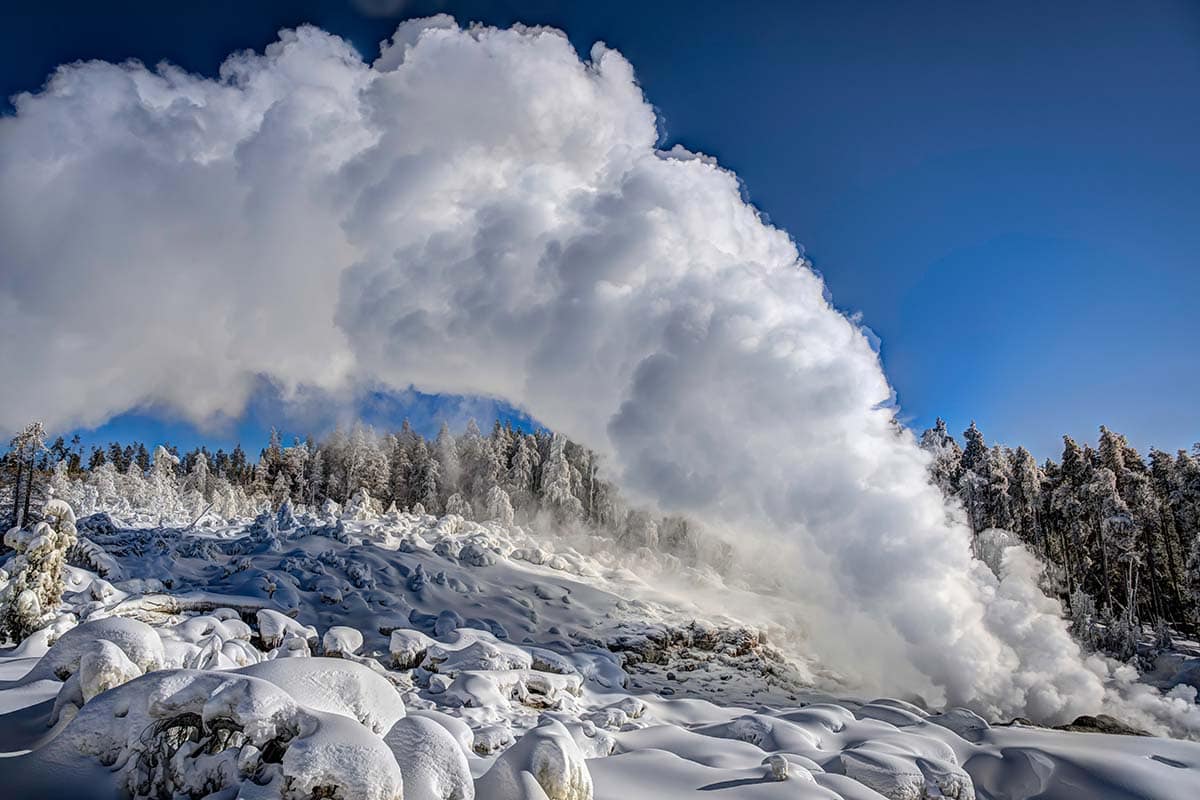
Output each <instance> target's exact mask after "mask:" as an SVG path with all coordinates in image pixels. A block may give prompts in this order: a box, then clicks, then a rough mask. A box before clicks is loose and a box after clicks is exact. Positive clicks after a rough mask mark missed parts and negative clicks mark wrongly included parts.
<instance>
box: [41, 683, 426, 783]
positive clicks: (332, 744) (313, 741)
mask: <svg viewBox="0 0 1200 800" xmlns="http://www.w3.org/2000/svg"><path fill="white" fill-rule="evenodd" d="M337 663H340V664H345V663H346V662H337ZM300 693H302V689H300V688H297V687H293V686H286V685H285V686H280V685H277V684H274V683H272V682H270V681H267V680H263V679H261V678H255V677H251V676H248V675H239V674H237V673H223V672H198V671H194V670H162V671H159V672H154V673H151V674H148V675H144V676H142V677H140V678H137V679H135V680H133V681H131V682H129V683H126V684H124V685H122V686H120V687H118V688H116V689H114V690H112V691H110V692H107V693H105V694H103V695H100V696H98V697H96V698H95V699H94V700H92V702H90V703H88V704H87V705H85V706H84V707H83V708H82V709H81V710H80V711H79V713H78V714H77V715H76V716H75V718H74V719H72V720H71V722H70V723H69V724H68V725H67V726H66V728H65V729H63V731H62V732H61V733H60V734H59V735H58V736H57V737H56V738H55V739H54V740H52V741H51V742H50V743H49V744H48V745H47V749H49V750H52V751H54V754H53V755H52V756H51V757H52V758H56V759H58V760H60V761H62V762H64V763H65V762H66V761H67V760H71V761H72V763H73V762H74V760H75V759H78V758H79V756H80V755H81V754H82V755H83V756H85V757H90V758H93V759H95V760H96V761H98V762H99V763H100V764H103V765H108V766H110V767H111V768H112V770H113V772H114V774H115V776H116V778H117V780H118V781H119V782H120V783H121V785H122V786H121V788H122V791H121V794H122V795H123V796H128V797H132V798H135V799H136V800H142V798H146V799H147V800H148V799H149V798H159V797H195V798H199V797H211V796H221V797H234V796H239V793H240V792H243V791H244V792H246V794H241V795H240V796H254V797H259V798H277V799H278V800H311V799H312V798H318V797H319V798H336V799H337V800H400V798H402V797H403V796H404V792H403V783H402V779H401V776H400V770H399V767H398V766H397V765H396V761H395V759H394V758H393V756H392V753H391V750H390V749H389V748H388V746H387V744H385V743H384V741H383V739H382V738H381V737H380V736H378V735H375V734H372V733H371V732H370V731H369V730H367V729H366V728H364V727H363V726H362V725H360V724H359V723H358V722H356V721H355V720H354V719H352V718H350V717H348V716H344V715H342V714H337V713H329V712H324V711H320V710H317V709H315V708H311V707H309V706H307V705H306V704H304V703H301V702H298V701H297V700H295V699H294V695H295V694H300ZM47 788H48V787H47Z"/></svg>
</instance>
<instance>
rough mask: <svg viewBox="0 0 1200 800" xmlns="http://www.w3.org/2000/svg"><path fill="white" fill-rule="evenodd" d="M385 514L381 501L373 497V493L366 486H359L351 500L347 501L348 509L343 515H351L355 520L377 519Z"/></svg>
mask: <svg viewBox="0 0 1200 800" xmlns="http://www.w3.org/2000/svg"><path fill="white" fill-rule="evenodd" d="M382 514H383V506H382V505H380V503H379V501H378V500H376V499H375V498H373V497H371V494H370V493H369V492H368V491H367V490H366V488H364V487H359V489H358V491H356V492H355V493H354V496H353V497H351V498H350V501H349V502H348V503H346V509H345V511H344V512H343V514H342V516H344V517H349V518H350V519H355V520H365V519H375V518H376V517H379V516H380V515H382Z"/></svg>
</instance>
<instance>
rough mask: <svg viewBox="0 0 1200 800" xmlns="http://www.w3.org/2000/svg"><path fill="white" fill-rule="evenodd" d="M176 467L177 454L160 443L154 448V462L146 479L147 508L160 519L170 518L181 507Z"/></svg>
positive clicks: (177, 464) (177, 465)
mask: <svg viewBox="0 0 1200 800" xmlns="http://www.w3.org/2000/svg"><path fill="white" fill-rule="evenodd" d="M178 467H179V457H178V456H176V455H175V454H174V453H172V452H171V451H170V450H168V449H167V448H165V447H163V446H162V445H159V446H158V447H156V448H154V462H153V465H152V466H151V469H150V476H149V479H148V483H149V487H148V488H149V508H148V510H149V511H150V513H152V514H154V515H155V516H157V517H159V518H160V519H163V518H166V519H170V518H172V517H174V516H175V515H176V514H177V513H179V511H180V509H181V505H180V501H179V479H178V477H177V474H176V470H177V469H178Z"/></svg>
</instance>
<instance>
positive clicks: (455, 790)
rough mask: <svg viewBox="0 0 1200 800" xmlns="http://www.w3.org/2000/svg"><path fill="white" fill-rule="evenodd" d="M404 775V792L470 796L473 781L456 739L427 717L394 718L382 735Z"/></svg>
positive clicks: (449, 799) (442, 798) (439, 797)
mask: <svg viewBox="0 0 1200 800" xmlns="http://www.w3.org/2000/svg"><path fill="white" fill-rule="evenodd" d="M383 740H384V742H386V743H387V746H388V747H390V748H391V749H392V755H393V756H395V758H396V763H397V764H399V765H400V773H401V774H402V775H403V776H404V795H405V797H407V798H410V799H412V798H422V799H423V800H472V798H474V797H475V783H474V781H473V779H472V778H471V767H470V764H468V763H467V756H466V753H465V752H463V749H462V747H461V746H460V744H459V742H458V740H456V739H455V738H454V736H453V735H452V734H451V733H450V731H448V730H447V729H446V728H445V727H443V726H442V725H439V724H438V723H437V722H435V721H434V720H432V719H430V718H428V717H420V716H413V717H405V718H404V719H401V720H398V721H397V722H396V724H395V725H393V726H392V729H391V730H389V731H388V733H387V735H386V736H385V737H383Z"/></svg>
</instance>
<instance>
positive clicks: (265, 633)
mask: <svg viewBox="0 0 1200 800" xmlns="http://www.w3.org/2000/svg"><path fill="white" fill-rule="evenodd" d="M256 617H257V619H258V635H259V638H260V639H262V643H263V649H264V650H273V649H275V648H276V647H279V646H280V645H282V644H283V643H284V641H285V640H286V639H302V640H304V641H305V642H308V644H309V646H310V647H316V645H317V629H316V628H314V627H313V626H311V625H301V624H300V623H299V622H297V621H296V620H294V619H292V618H291V617H289V616H287V615H285V614H281V613H279V612H278V611H275V610H272V609H270V608H264V609H261V610H260V611H259V612H258V613H257V614H256Z"/></svg>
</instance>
